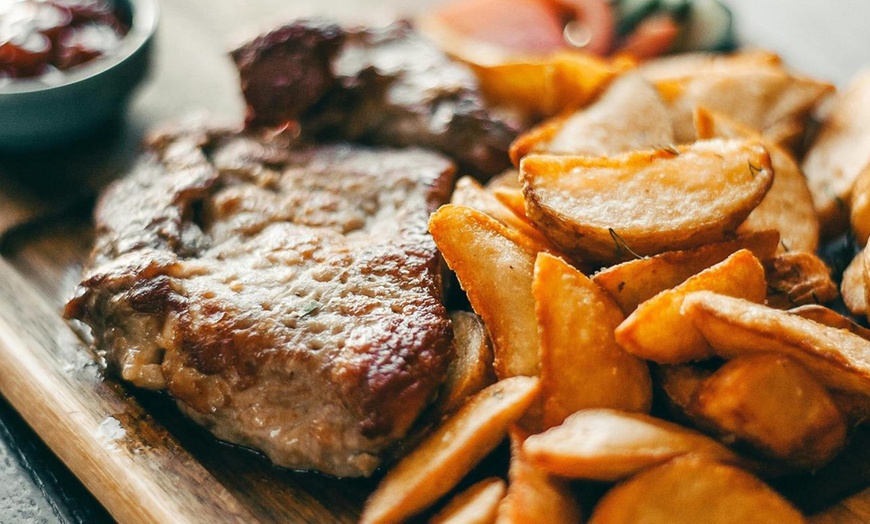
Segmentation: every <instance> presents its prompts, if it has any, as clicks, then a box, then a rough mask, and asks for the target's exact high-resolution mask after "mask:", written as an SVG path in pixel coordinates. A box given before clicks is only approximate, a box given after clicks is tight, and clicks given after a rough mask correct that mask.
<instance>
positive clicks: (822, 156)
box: [802, 71, 870, 237]
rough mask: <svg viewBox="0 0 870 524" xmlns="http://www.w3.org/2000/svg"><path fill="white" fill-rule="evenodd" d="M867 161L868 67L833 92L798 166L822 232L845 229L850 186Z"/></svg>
mask: <svg viewBox="0 0 870 524" xmlns="http://www.w3.org/2000/svg"><path fill="white" fill-rule="evenodd" d="M868 164H870V71H865V72H863V73H860V74H859V75H857V76H856V77H855V78H854V79H852V81H851V82H850V83H849V85H848V86H847V87H846V89H844V90H842V91H841V92H840V93H838V94H837V98H836V101H835V103H834V105H833V108H832V109H831V113H830V114H829V115H828V118H827V119H826V120H825V121H824V122H823V123H822V128H821V130H820V131H819V134H818V136H817V137H816V139H815V141H814V142H813V144H812V146H811V147H810V149H809V151H807V155H806V157H804V161H803V165H802V168H803V171H804V174H805V175H806V176H807V181H808V182H809V185H810V191H812V193H813V201H814V202H815V206H816V212H818V214H819V219H820V220H821V224H822V234H823V235H825V236H827V237H830V236H834V235H836V234H837V233H840V232H842V231H844V230H845V229H846V226H847V225H848V224H849V209H848V205H847V204H848V202H849V201H850V199H851V194H852V187H853V185H854V184H855V180H856V179H857V178H858V176H859V175H860V174H861V172H862V171H863V170H864V169H865V168H866V167H867V166H868Z"/></svg>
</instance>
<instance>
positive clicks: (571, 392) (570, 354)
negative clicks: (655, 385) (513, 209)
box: [532, 253, 652, 427]
mask: <svg viewBox="0 0 870 524" xmlns="http://www.w3.org/2000/svg"><path fill="white" fill-rule="evenodd" d="M532 295H534V297H535V313H536V314H537V318H538V335H539V337H540V347H541V399H542V402H543V414H544V425H545V427H552V426H555V425H558V424H561V423H562V421H563V420H565V417H567V416H568V415H570V414H572V413H574V412H575V411H579V410H581V409H588V408H613V409H620V410H624V411H641V412H649V409H650V406H651V404H652V383H651V382H650V376H649V368H648V367H647V364H646V363H645V362H644V361H642V360H640V359H639V358H636V357H634V356H632V355H629V354H628V353H626V352H625V351H624V350H623V349H622V348H621V347H619V344H617V343H616V340H615V339H614V338H613V329H614V328H615V327H616V326H618V325H619V323H620V322H622V319H623V316H622V312H621V311H620V310H619V308H618V307H617V306H616V304H614V303H613V301H612V300H611V299H610V297H608V296H607V293H605V292H604V291H602V290H601V289H600V288H599V287H598V286H596V285H595V284H594V283H593V282H592V281H591V280H589V278H587V277H586V276H585V275H583V274H582V273H580V272H579V271H578V270H576V269H574V268H573V267H571V266H569V265H568V264H567V263H565V262H564V261H562V260H561V259H560V258H557V257H554V256H553V255H550V254H547V253H540V254H538V258H537V260H536V262H535V277H534V280H533V281H532Z"/></svg>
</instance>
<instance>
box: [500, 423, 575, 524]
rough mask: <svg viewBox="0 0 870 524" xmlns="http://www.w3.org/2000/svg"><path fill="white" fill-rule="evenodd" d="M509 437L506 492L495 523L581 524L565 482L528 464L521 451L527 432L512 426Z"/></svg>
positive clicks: (569, 488)
mask: <svg viewBox="0 0 870 524" xmlns="http://www.w3.org/2000/svg"><path fill="white" fill-rule="evenodd" d="M510 437H511V462H510V469H509V471H508V479H509V484H508V493H507V496H506V497H505V498H504V500H502V503H501V505H500V506H499V508H498V518H497V519H496V523H497V524H528V523H534V522H540V523H542V524H544V523H550V522H560V523H563V524H580V522H581V521H582V512H581V509H580V504H579V503H578V502H577V500H576V498H575V497H574V494H573V493H572V492H571V487H570V486H569V485H568V483H567V482H566V481H565V480H563V479H560V478H557V477H554V476H552V475H550V474H549V473H547V472H546V471H541V470H540V469H538V468H536V467H535V466H533V465H532V464H530V463H529V461H528V459H527V458H526V456H525V455H524V454H523V443H524V442H525V439H526V435H525V434H524V433H523V432H522V431H521V430H518V429H516V428H514V429H512V430H511V432H510Z"/></svg>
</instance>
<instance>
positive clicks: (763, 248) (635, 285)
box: [592, 231, 779, 315]
mask: <svg viewBox="0 0 870 524" xmlns="http://www.w3.org/2000/svg"><path fill="white" fill-rule="evenodd" d="M778 245H779V233H778V232H777V231H751V232H747V233H744V234H740V235H738V236H737V238H735V239H734V240H728V241H726V242H718V243H715V244H707V245H706V246H701V247H698V248H695V249H691V250H687V251H667V252H665V253H661V254H659V255H656V256H653V257H648V258H640V259H637V260H629V261H628V262H623V263H622V264H617V265H615V266H611V267H608V268H606V269H602V270H601V271H599V272H598V273H596V274H595V275H593V276H592V281H593V282H595V283H596V284H598V285H599V286H601V288H602V289H604V290H605V291H607V293H608V294H610V296H611V297H613V299H614V300H615V301H616V303H617V304H619V307H620V308H622V311H623V313H625V314H626V315H629V314H631V312H632V311H634V310H635V309H637V306H638V305H639V304H640V303H641V302H645V301H647V300H649V299H651V298H652V297H654V296H656V295H658V294H659V293H661V292H662V291H664V290H666V289H670V288H672V287H676V286H678V285H679V284H681V283H683V282H685V281H686V279H687V278H689V277H690V276H692V275H694V274H696V273H700V272H701V271H703V270H705V269H707V268H708V267H710V266H712V265H714V264H717V263H719V262H722V261H723V260H725V259H726V258H728V257H729V256H730V255H731V254H732V253H735V252H736V251H739V250H741V249H748V250H749V251H751V252H752V254H753V255H755V257H756V258H758V259H759V260H766V259H768V258H770V257H772V256H773V255H774V253H776V250H777V246H778Z"/></svg>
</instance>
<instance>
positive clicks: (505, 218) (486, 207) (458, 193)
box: [450, 176, 550, 250]
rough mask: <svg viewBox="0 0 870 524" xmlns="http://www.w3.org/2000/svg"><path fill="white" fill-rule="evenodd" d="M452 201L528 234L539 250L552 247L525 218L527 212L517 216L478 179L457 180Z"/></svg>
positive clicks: (467, 177) (463, 178) (465, 178)
mask: <svg viewBox="0 0 870 524" xmlns="http://www.w3.org/2000/svg"><path fill="white" fill-rule="evenodd" d="M450 203H451V204H453V205H457V206H465V207H470V208H471V209H476V210H478V211H482V212H484V213H486V214H487V215H489V216H491V217H492V218H494V219H496V220H498V221H499V222H501V223H502V224H504V225H505V226H507V227H509V228H511V229H513V230H515V231H517V232H518V233H520V234H522V235H524V236H526V237H527V238H528V239H529V241H530V242H531V243H533V244H535V245H536V246H537V247H538V249H539V250H544V249H548V248H549V247H550V242H549V240H547V239H546V237H544V235H542V234H541V232H540V231H538V230H537V229H535V228H534V226H532V225H530V224H529V222H528V221H527V220H526V218H525V213H523V214H522V215H521V216H517V214H516V213H514V211H513V210H512V209H510V208H508V207H507V206H505V205H504V204H503V203H502V202H501V201H499V199H498V198H496V197H495V196H493V194H492V193H490V192H489V191H486V190H485V189H484V188H483V186H481V185H480V183H479V182H478V181H477V180H475V179H473V178H471V177H469V176H464V177H462V178H460V179H459V180H457V181H456V188H455V189H454V190H453V196H452V197H451V199H450Z"/></svg>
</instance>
